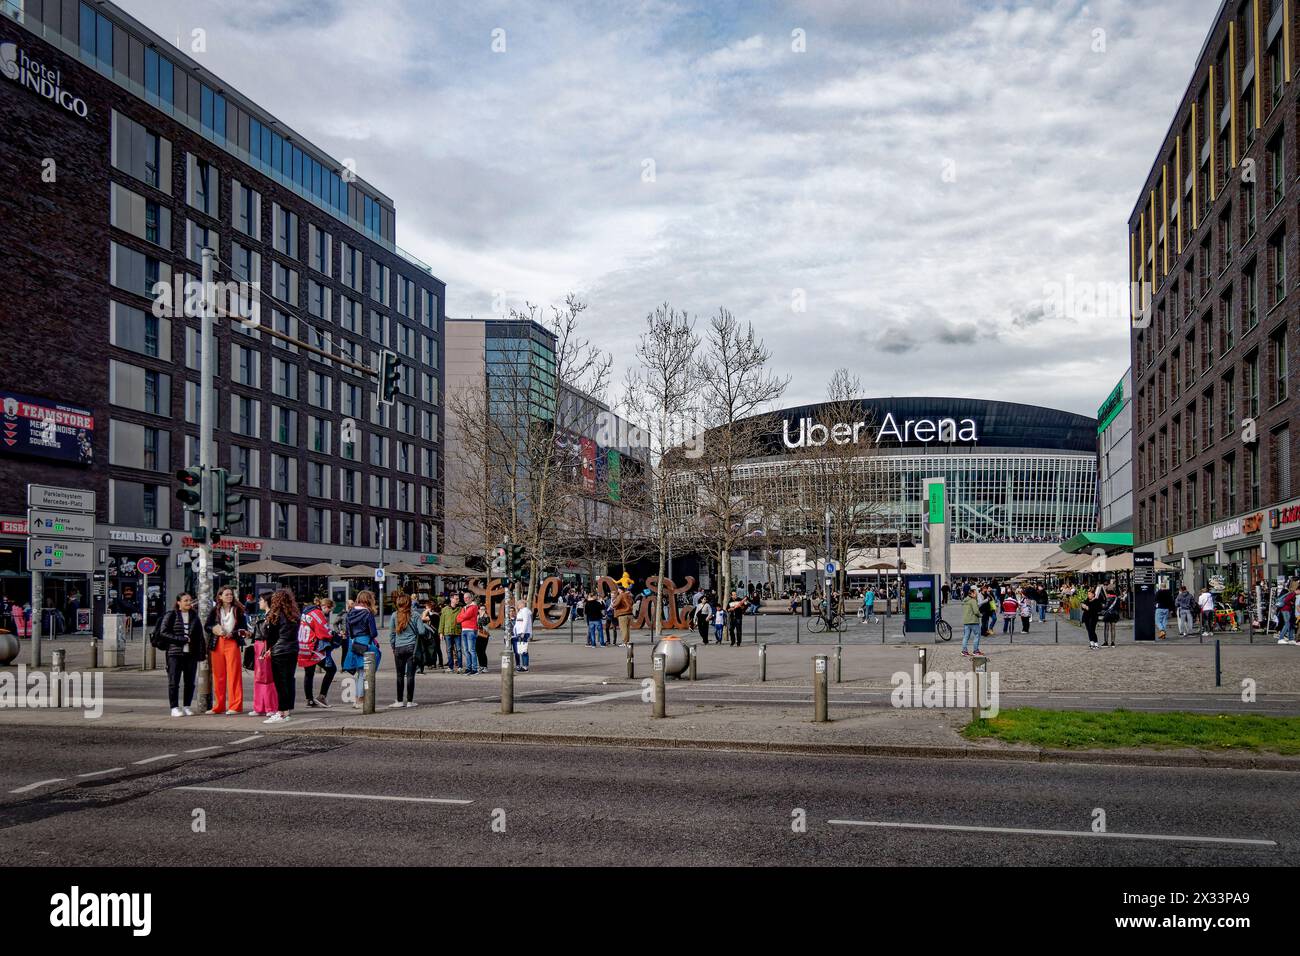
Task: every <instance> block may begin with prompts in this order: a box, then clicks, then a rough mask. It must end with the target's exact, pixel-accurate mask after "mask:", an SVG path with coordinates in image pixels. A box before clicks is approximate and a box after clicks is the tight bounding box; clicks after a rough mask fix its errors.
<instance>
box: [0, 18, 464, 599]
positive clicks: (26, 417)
mask: <svg viewBox="0 0 1300 956" xmlns="http://www.w3.org/2000/svg"><path fill="white" fill-rule="evenodd" d="M2 2H3V7H2V9H3V16H2V17H0V61H2V62H0V72H2V73H3V76H0V131H3V139H4V148H3V149H2V150H0V323H2V327H3V333H4V335H3V348H0V400H3V401H4V408H3V409H0V414H3V416H4V417H3V418H0V433H2V434H0V473H2V475H3V480H0V587H3V588H5V589H6V593H8V594H9V595H10V596H11V597H14V598H18V599H23V600H25V599H27V597H28V596H29V593H30V592H29V584H28V580H27V577H26V574H25V572H26V560H25V547H24V544H23V540H24V539H23V537H22V535H23V533H24V532H25V520H24V519H25V514H26V502H25V489H26V485H27V483H29V482H36V483H42V484H49V485H58V486H68V487H75V488H81V489H88V490H93V491H94V492H95V493H96V495H97V507H98V514H97V516H96V518H97V523H96V545H97V548H96V551H97V553H99V554H103V555H104V556H105V558H106V559H107V560H106V561H105V564H104V565H103V567H104V568H105V569H106V570H107V571H108V572H109V580H108V584H109V588H110V589H114V588H116V587H117V586H119V585H120V584H121V583H123V582H126V581H128V580H129V581H130V582H132V583H133V582H134V580H135V579H134V574H133V573H132V571H131V569H132V568H133V562H134V561H136V560H138V559H139V558H140V557H141V556H144V555H149V556H151V557H154V558H155V559H156V560H157V561H158V563H159V565H160V567H161V569H162V571H163V572H164V573H163V574H162V575H161V577H162V581H161V582H160V581H159V580H158V578H157V577H155V578H154V579H153V580H152V581H151V583H153V584H158V583H162V585H163V587H162V591H161V594H160V595H159V598H160V599H161V598H165V597H171V596H174V595H175V594H176V593H178V592H179V590H180V589H181V588H182V587H183V586H185V582H184V574H183V573H182V570H181V569H182V568H183V567H185V566H186V555H185V551H186V546H185V538H186V533H187V519H188V517H189V516H188V514H186V513H185V512H184V511H183V509H182V508H181V507H180V505H179V503H178V502H177V501H176V499H175V495H174V491H175V482H174V478H173V474H174V472H175V471H176V470H177V469H178V468H182V467H186V466H188V465H192V464H197V463H198V447H197V435H198V395H199V376H198V368H199V356H198V345H199V323H198V320H197V319H196V318H189V317H185V316H183V315H174V316H172V317H170V318H168V317H158V316H155V315H154V314H153V313H152V306H153V301H154V297H153V295H152V292H151V290H152V289H153V287H154V284H155V283H156V282H158V281H162V282H175V281H177V280H178V278H179V279H181V280H184V279H197V277H198V276H199V261H200V251H199V250H200V249H201V248H202V247H203V246H204V245H209V246H211V247H213V248H214V249H216V250H217V253H218V255H219V258H220V263H219V265H218V268H217V278H218V279H219V280H230V279H235V280H246V281H248V282H255V283H257V284H259V285H260V288H261V293H260V297H259V301H258V309H259V318H260V321H261V323H262V325H263V326H274V327H275V328H277V329H279V330H280V331H282V332H286V333H288V334H290V335H292V336H294V337H296V338H298V339H299V340H302V341H307V342H310V343H311V344H313V345H316V346H317V347H323V348H326V349H328V350H330V351H332V352H333V353H334V354H340V355H345V356H347V357H348V358H350V359H351V360H353V361H356V362H358V363H360V364H363V365H366V366H367V367H371V368H375V367H377V355H378V352H379V350H380V349H383V348H391V349H393V350H394V351H396V352H398V353H399V355H400V356H401V361H402V364H403V381H402V388H401V392H402V394H400V395H399V396H398V399H397V402H396V404H395V405H394V406H392V407H391V408H384V407H380V408H377V407H376V403H375V401H374V398H375V388H376V385H375V381H374V379H373V378H370V377H365V376H361V375H358V374H356V373H354V372H352V371H350V370H348V369H345V368H343V367H342V366H339V365H337V364H335V363H330V362H327V361H325V360H323V359H320V358H318V357H316V356H312V355H310V354H309V353H306V352H303V351H301V350H299V349H295V348H293V347H291V346H287V345H286V344H284V343H283V342H279V341H275V340H273V339H271V338H270V337H269V336H267V335H265V334H261V333H259V332H258V331H257V330H256V329H255V328H253V327H250V326H248V325H244V324H241V323H236V322H232V321H231V320H229V319H220V320H219V321H218V322H217V326H216V333H215V343H216V346H217V355H216V369H217V375H216V381H217V392H216V395H217V399H218V402H217V408H216V422H217V431H216V441H217V446H218V458H217V461H218V465H219V466H220V467H224V468H228V469H229V470H230V471H231V472H234V473H240V474H243V475H244V476H245V477H246V496H247V497H246V501H245V508H244V510H245V513H246V516H245V519H244V521H243V524H242V526H236V527H235V528H234V529H233V531H232V534H231V535H230V536H229V538H228V539H227V541H228V542H229V543H230V544H231V546H233V547H235V548H237V549H238V550H239V551H240V554H241V558H242V560H243V561H245V562H247V561H250V560H254V559H256V558H259V557H265V558H275V559H278V560H281V561H285V562H287V563H290V564H294V565H298V566H304V565H307V564H312V563H316V562H319V561H332V562H335V563H342V564H355V563H374V561H375V558H376V557H377V551H376V547H377V545H378V540H379V538H378V536H379V534H380V530H381V528H382V529H383V530H384V531H385V532H386V535H387V547H388V550H389V554H390V555H391V556H392V559H395V560H406V561H417V562H418V561H420V560H421V559H422V557H423V556H424V555H428V554H435V553H436V552H438V550H439V546H440V542H441V533H442V522H441V514H442V485H441V479H442V453H441V448H442V438H443V425H442V421H441V414H440V412H441V406H442V396H443V387H442V377H441V372H440V369H441V354H442V340H443V321H444V293H445V285H444V284H443V283H442V282H441V281H439V280H438V279H437V278H436V277H435V276H434V275H433V274H432V273H431V271H430V270H429V269H428V267H427V266H425V265H423V264H422V263H420V262H418V261H417V260H415V259H413V258H411V257H410V256H408V255H406V254H405V253H403V252H402V251H401V250H400V249H399V248H398V247H397V246H396V245H395V241H394V240H395V236H396V223H395V211H394V207H393V203H392V201H391V200H390V199H389V198H387V197H386V196H385V195H384V194H383V193H381V192H379V191H378V190H377V189H375V188H374V187H373V186H371V185H369V184H368V183H366V182H365V181H364V180H363V179H360V178H358V177H354V176H351V175H350V174H349V170H347V169H346V168H345V167H344V165H343V164H341V163H340V162H338V161H336V160H334V159H333V158H331V157H329V156H328V155H326V154H325V153H323V152H322V151H321V150H319V149H317V148H316V147H315V146H313V145H312V144H311V143H309V142H307V141H306V140H305V139H303V138H302V137H301V136H298V135H297V134H295V133H294V132H293V131H292V130H291V129H289V128H288V127H287V126H286V125H285V124H284V123H282V122H280V121H278V120H277V119H276V118H274V117H272V116H271V115H269V114H268V113H267V112H266V111H265V110H263V109H261V108H260V107H258V106H257V105H256V104H255V103H253V102H251V101H249V100H248V99H247V98H245V97H243V96H241V95H240V94H239V93H238V92H236V91H235V90H234V89H232V88H231V87H230V86H229V85H227V83H226V82H225V81H224V80H222V79H219V78H218V77H215V76H213V75H212V74H211V73H209V72H208V71H207V70H206V69H205V68H204V67H203V66H202V65H201V64H199V63H197V62H195V61H194V60H193V59H191V58H190V57H189V56H187V55H186V54H184V53H183V52H181V51H180V50H178V49H176V48H175V47H174V46H173V45H172V44H170V43H169V42H168V41H166V40H165V39H164V38H163V37H161V36H159V35H157V34H155V33H153V32H151V31H150V30H148V29H147V28H145V27H144V26H143V25H142V24H140V23H138V22H136V21H135V20H134V19H132V18H131V17H130V16H129V15H127V14H126V13H125V12H124V11H123V10H122V9H120V8H118V7H116V6H114V5H113V4H110V3H103V2H97V3H93V4H90V3H81V2H78V0H22V2H16V0H2ZM59 406H62V408H61V410H59V417H58V419H57V420H56V425H55V427H53V428H51V427H49V426H48V425H43V426H42V427H41V428H37V427H36V426H35V424H34V421H33V420H32V414H31V410H32V409H37V410H43V411H38V412H37V413H36V415H37V418H39V417H42V416H47V415H49V414H52V412H50V411H49V410H51V409H58V408H59ZM348 420H351V422H352V423H355V439H354V440H353V441H351V442H346V441H344V438H345V432H346V433H348V434H352V433H353V430H352V426H351V424H349V421H348ZM87 426H88V427H87ZM345 426H347V427H345ZM6 439H7V441H6ZM18 452H21V454H18ZM84 585H85V582H84V579H82V580H67V581H63V582H60V581H58V580H55V581H49V582H47V588H46V593H47V595H50V594H51V593H52V594H53V597H54V599H55V601H56V602H57V601H58V600H60V599H61V597H62V596H66V594H67V593H68V592H69V591H71V590H72V589H74V588H76V589H79V590H80V593H81V594H82V595H83V596H84V595H85V593H86V591H85V586H84Z"/></svg>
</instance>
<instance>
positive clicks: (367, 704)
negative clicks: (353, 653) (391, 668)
mask: <svg viewBox="0 0 1300 956" xmlns="http://www.w3.org/2000/svg"><path fill="white" fill-rule="evenodd" d="M362 660H364V661H365V662H366V666H365V668H364V670H362V672H361V673H362V675H363V683H362V685H361V689H362V691H363V692H364V694H365V696H364V697H363V698H362V701H361V713H363V714H373V713H374V712H375V698H376V697H378V696H379V695H378V694H376V693H375V652H374V651H367V652H366V655H365V657H363V658H362Z"/></svg>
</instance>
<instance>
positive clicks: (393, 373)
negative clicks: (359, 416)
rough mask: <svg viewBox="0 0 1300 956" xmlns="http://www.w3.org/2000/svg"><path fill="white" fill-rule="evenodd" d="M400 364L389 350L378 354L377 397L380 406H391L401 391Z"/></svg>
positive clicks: (394, 353) (395, 354)
mask: <svg viewBox="0 0 1300 956" xmlns="http://www.w3.org/2000/svg"><path fill="white" fill-rule="evenodd" d="M401 384H402V363H401V360H400V359H398V357H397V353H396V352H393V351H391V350H389V349H384V351H382V352H380V353H379V396H378V401H379V404H381V405H391V404H393V398H394V396H396V395H397V393H398V392H399V391H401Z"/></svg>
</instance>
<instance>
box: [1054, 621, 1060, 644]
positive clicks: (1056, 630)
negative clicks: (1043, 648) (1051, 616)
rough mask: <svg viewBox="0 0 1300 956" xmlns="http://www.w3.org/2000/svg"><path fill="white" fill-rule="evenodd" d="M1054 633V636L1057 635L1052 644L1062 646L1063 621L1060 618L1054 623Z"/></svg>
mask: <svg viewBox="0 0 1300 956" xmlns="http://www.w3.org/2000/svg"><path fill="white" fill-rule="evenodd" d="M1052 632H1053V634H1055V639H1054V640H1053V641H1052V643H1053V644H1060V643H1061V621H1060V619H1059V618H1058V619H1057V620H1055V621H1053V622H1052Z"/></svg>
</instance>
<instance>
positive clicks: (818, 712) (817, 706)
mask: <svg viewBox="0 0 1300 956" xmlns="http://www.w3.org/2000/svg"><path fill="white" fill-rule="evenodd" d="M828 678H829V675H828V674H827V673H826V655H825V654H818V655H817V656H816V657H814V658H813V720H814V721H815V722H816V723H819V724H824V723H826V722H827V721H828V720H829V719H830V717H829V716H828V714H827V706H826V703H827V698H828V696H829V694H830V688H829V686H828Z"/></svg>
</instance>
